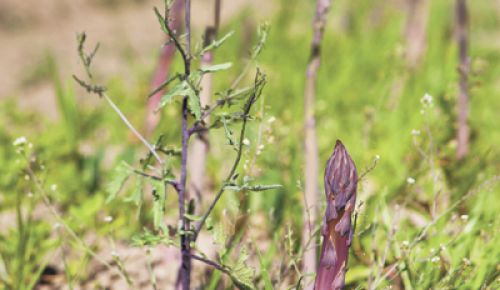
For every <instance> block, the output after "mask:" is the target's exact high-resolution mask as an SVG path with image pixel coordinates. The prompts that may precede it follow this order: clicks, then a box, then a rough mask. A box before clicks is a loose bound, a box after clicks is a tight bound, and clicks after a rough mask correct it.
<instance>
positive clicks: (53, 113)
mask: <svg viewBox="0 0 500 290" xmlns="http://www.w3.org/2000/svg"><path fill="white" fill-rule="evenodd" d="M192 2H193V8H192V14H193V28H194V31H193V37H192V40H193V46H194V47H200V46H201V45H202V44H203V34H204V31H205V28H206V27H207V26H208V25H212V23H213V14H214V7H213V6H214V5H213V2H212V1H207V0H205V1H201V0H193V1H192ZM467 4H468V14H469V25H468V27H469V31H468V44H469V50H468V56H469V60H470V62H469V65H470V69H469V70H468V95H469V104H468V106H469V111H470V114H469V117H468V120H467V122H468V124H469V126H470V135H469V136H470V138H469V151H468V153H467V154H466V155H465V156H464V157H461V158H457V156H456V151H457V141H456V134H457V127H458V125H457V119H458V115H459V114H458V110H457V106H458V104H457V103H458V102H457V100H458V95H459V77H460V74H459V69H458V68H459V67H460V58H459V46H458V42H457V37H456V30H457V29H456V27H457V26H456V11H455V10H456V8H455V5H456V3H455V1H450V0H432V1H431V0H386V1H349V0H338V1H337V0H334V1H333V3H332V6H331V10H330V12H329V14H328V20H327V26H326V28H325V35H324V39H323V43H322V49H321V66H320V69H319V74H318V82H317V94H316V105H315V110H316V130H317V135H318V138H317V141H318V149H319V157H320V158H319V160H320V172H323V166H324V164H325V162H326V160H327V159H328V157H329V156H330V154H331V153H332V151H333V146H334V144H335V140H336V139H341V140H342V141H343V143H344V144H345V146H346V147H347V149H348V150H349V152H350V154H351V156H352V157H353V159H354V161H355V163H356V165H357V168H358V172H359V173H360V174H361V173H366V174H365V175H364V176H363V178H362V180H361V181H360V183H359V188H358V203H359V208H358V213H357V227H356V235H355V238H354V242H353V245H352V251H351V257H350V260H349V271H348V273H347V276H346V279H347V280H346V283H347V287H348V288H349V289H386V288H388V287H392V288H393V289H498V288H500V276H499V273H500V264H499V261H500V250H499V247H498V245H499V244H500V236H499V229H500V222H499V219H498V212H499V211H500V205H499V203H498V199H499V198H500V188H499V186H498V182H499V179H500V177H499V174H500V150H499V146H498V144H500V130H499V128H500V125H499V124H500V122H499V121H498V115H497V114H498V111H499V110H500V29H499V27H500V1H497V0H475V1H467ZM162 5H163V1H153V0H86V1H84V0H71V1H69V0H68V1H64V0H42V1H33V0H26V1H15V0H1V1H0V289H32V288H38V289H152V287H153V285H159V286H158V289H171V286H168V285H172V284H173V283H174V281H175V277H176V269H177V267H178V262H177V260H176V259H178V256H177V250H175V249H174V248H173V247H167V246H165V245H160V246H155V247H151V248H149V247H136V246H133V244H134V242H133V241H137V238H136V237H137V235H138V234H140V233H143V232H144V229H150V230H151V229H152V219H153V217H152V212H151V211H150V210H149V209H150V208H151V199H152V198H151V195H150V193H149V192H148V190H147V189H146V190H145V191H144V196H143V197H142V196H141V197H138V196H136V195H134V190H133V186H134V185H133V184H125V186H124V188H123V190H122V192H121V193H120V194H119V196H118V197H117V198H116V199H114V200H113V201H111V202H108V203H107V202H106V199H107V198H108V193H107V192H106V187H107V184H109V182H110V181H112V179H113V176H114V173H113V172H114V169H115V168H116V167H117V166H118V165H119V164H120V163H121V162H122V161H126V162H128V163H129V164H133V165H137V166H139V159H140V158H143V157H144V155H145V153H146V150H145V148H143V146H142V144H141V143H140V142H139V141H138V140H137V139H136V138H135V137H134V136H133V135H132V134H131V133H130V132H129V131H128V130H127V128H126V127H125V126H124V125H123V123H122V122H121V120H120V119H119V118H118V116H117V115H116V114H115V113H114V112H113V111H112V110H111V109H110V108H109V107H108V106H107V104H106V103H104V102H103V101H102V100H100V99H99V98H98V97H97V96H95V95H90V94H88V93H87V92H85V91H84V90H83V89H81V88H80V87H79V86H78V85H77V84H76V83H75V82H74V80H73V79H72V74H76V75H78V76H83V75H84V73H85V71H84V69H83V67H82V64H81V62H80V59H79V57H78V52H77V40H76V36H77V33H80V32H83V31H85V32H86V34H87V47H88V49H90V48H91V47H93V46H94V45H95V44H96V43H98V42H99V43H100V48H99V50H98V52H97V54H96V56H95V58H94V61H93V65H92V68H93V73H94V79H95V80H97V82H98V83H101V84H104V85H106V86H107V87H108V93H109V95H110V97H111V98H112V99H113V100H114V101H115V102H116V103H117V105H118V106H119V107H120V108H121V109H122V110H123V112H124V114H125V115H126V116H127V117H128V118H129V120H130V121H131V122H132V123H133V124H134V125H135V126H136V127H137V128H138V129H139V131H141V132H143V133H144V134H146V135H147V137H148V138H149V140H151V142H154V140H156V139H157V138H158V136H160V135H164V138H165V139H166V140H167V141H166V143H167V144H168V145H171V146H176V145H178V144H179V140H180V139H179V138H180V131H179V130H180V126H179V124H178V120H179V104H178V103H176V102H174V103H172V104H171V105H169V106H167V107H166V108H165V109H164V110H163V111H162V112H160V113H158V115H156V116H161V117H160V119H159V123H158V125H157V126H153V128H150V125H149V123H148V122H147V120H148V116H149V117H150V114H151V113H150V111H148V105H147V95H148V93H149V92H150V91H151V90H152V80H153V76H154V74H155V71H157V68H158V63H159V59H160V54H161V51H162V44H163V43H164V42H165V35H164V34H163V32H162V31H161V29H160V27H159V25H158V21H157V19H156V17H155V15H154V13H153V7H154V6H157V7H160V8H161V7H162ZM160 10H161V9H160ZM314 12H315V1H298V0H272V1H270V0H268V1H264V0H254V1H249V0H231V1H229V0H223V1H222V10H221V27H220V29H219V30H220V31H219V33H218V35H219V36H223V35H225V34H226V33H227V32H229V31H234V35H233V36H232V37H231V38H229V39H228V40H227V41H226V42H225V43H224V45H223V46H221V47H220V48H218V49H216V50H215V51H214V63H223V62H232V63H233V66H232V67H231V69H229V70H226V71H223V72H220V73H217V74H215V75H214V86H213V91H214V92H220V91H222V90H225V89H227V88H228V87H229V86H230V85H231V83H232V82H233V80H234V79H235V78H236V77H237V76H238V74H239V72H240V71H241V70H242V69H243V68H244V67H245V64H246V63H247V61H248V59H249V52H250V51H251V49H252V47H253V46H254V45H255V42H256V41H257V40H258V39H257V35H256V31H257V28H258V27H259V25H260V24H261V23H263V22H266V21H267V22H268V23H269V25H270V32H269V36H268V39H267V42H266V44H265V48H264V50H263V52H262V54H261V55H260V56H259V58H258V60H257V66H258V67H260V68H261V69H262V70H263V71H264V72H265V73H266V74H267V80H268V83H267V85H266V87H265V89H264V92H263V96H262V98H261V100H260V101H259V102H258V103H257V104H256V108H255V109H254V114H255V116H256V118H255V120H253V121H252V122H250V128H249V132H248V134H249V135H248V137H247V138H248V141H249V142H248V145H247V146H246V147H245V152H244V154H243V163H244V164H243V165H242V166H241V168H240V169H239V172H240V173H241V174H242V175H245V176H248V177H249V178H250V179H251V180H256V181H258V182H259V183H263V184H282V185H283V187H282V188H280V189H276V190H272V191H266V192H255V193H241V192H240V193H238V192H228V193H226V194H225V196H224V197H223V199H222V201H221V203H220V204H219V205H217V208H216V211H215V213H214V218H213V222H214V224H221V225H223V228H224V229H225V230H224V232H225V233H226V234H227V235H228V236H231V237H237V238H236V241H235V242H234V243H235V245H234V246H233V248H235V249H240V248H241V247H245V248H247V249H248V252H249V253H250V259H249V261H248V264H249V266H251V267H252V268H254V269H255V272H254V273H255V276H254V277H255V278H254V279H253V283H255V285H256V288H257V289H273V288H274V289H289V288H290V287H295V286H296V285H297V283H298V281H299V278H300V271H301V266H300V264H301V257H302V253H303V247H302V245H303V241H302V240H303V238H302V237H301V233H302V228H303V220H304V208H303V182H304V176H303V175H304V174H303V171H304V158H303V156H304V153H303V151H304V149H303V139H304V132H303V127H304V125H303V111H304V86H305V71H306V67H307V63H308V60H309V55H310V42H311V39H312V29H313V28H312V19H313V16H314ZM194 66H199V59H197V60H195V63H194ZM168 70H169V71H170V72H171V73H174V72H179V71H182V61H181V59H180V58H179V55H177V54H175V55H174V56H173V59H172V64H171V66H169V67H168ZM243 82H245V83H246V84H247V85H248V84H251V83H252V75H251V74H250V75H248V76H247V77H246V78H245V79H244V80H243ZM237 128H238V126H237V125H235V130H236V131H238V129H237ZM23 137H24V138H26V140H27V141H24V139H23ZM19 138H21V139H19ZM209 139H210V149H209V157H208V159H207V174H206V179H207V184H208V185H207V188H208V190H207V193H206V194H207V195H208V196H213V192H214V191H215V190H216V189H217V188H218V187H219V185H220V184H221V182H222V180H223V179H224V178H225V175H226V174H227V172H228V170H229V169H230V166H231V165H232V163H231V162H232V161H231V160H232V158H233V157H232V156H233V155H234V151H233V150H232V148H231V147H230V146H225V145H227V144H226V140H225V139H224V131H223V130H217V131H213V132H211V133H210V138H209ZM13 143H16V145H15V146H13ZM19 144H21V146H23V144H26V146H27V147H26V148H27V149H26V150H28V151H29V152H31V153H32V155H30V156H34V157H33V158H34V159H33V160H31V159H30V160H23V158H21V157H20V156H21V155H22V153H19V152H17V151H19ZM31 163H33V164H35V163H36V164H37V167H36V168H38V169H37V171H36V172H35V173H36V174H37V175H38V176H39V179H38V180H33V177H32V176H31V174H30V172H27V168H28V167H30V164H31ZM174 164H176V163H175V162H174ZM321 175H322V174H321ZM318 185H320V196H321V198H320V200H321V208H324V201H323V194H322V192H323V185H322V176H318ZM41 189H43V192H45V193H44V194H40V193H39V191H40V190H41ZM149 191H150V190H149ZM209 200H210V198H206V199H205V200H204V202H205V203H208V201H209ZM47 201H48V202H47ZM176 203H177V199H176V196H175V194H174V192H171V194H170V195H168V196H167V201H166V217H165V220H166V223H167V224H172V225H174V226H175V224H176V220H175V218H176V217H177V207H176ZM47 204H50V205H51V206H50V207H48V206H47ZM137 204H143V205H142V209H141V210H140V211H139V210H138V207H137ZM318 226H319V225H318ZM316 234H318V233H316ZM200 239H201V240H200V242H199V243H200V244H203V245H205V246H206V251H207V253H208V254H209V256H214V257H216V256H217V255H216V254H215V252H214V251H217V249H218V248H217V242H214V241H213V240H212V235H211V233H207V234H206V235H203V236H202V237H200ZM317 242H319V239H318V240H317ZM214 243H215V244H214ZM205 246H203V247H205ZM219 246H220V245H219ZM219 250H220V249H219ZM237 258H238V251H237V250H234V251H229V252H228V253H227V255H225V256H224V257H223V258H220V259H227V260H228V261H233V260H234V261H237ZM217 259H218V258H217ZM228 263H231V262H228ZM195 267H197V270H196V271H195V279H194V281H195V286H197V287H200V288H202V289H231V288H232V284H231V282H230V280H228V279H226V278H225V277H223V276H221V275H220V273H217V272H216V271H212V269H210V268H208V267H206V266H204V265H202V264H196V265H195ZM117 269H118V270H117ZM123 273H126V274H125V275H124V274H123ZM124 276H126V277H124ZM153 277H154V278H153Z"/></svg>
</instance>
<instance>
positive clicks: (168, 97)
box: [155, 81, 194, 111]
mask: <svg viewBox="0 0 500 290" xmlns="http://www.w3.org/2000/svg"><path fill="white" fill-rule="evenodd" d="M191 91H192V88H191V86H190V85H189V84H188V83H187V82H186V81H182V82H180V83H177V84H176V85H175V86H173V87H172V88H171V89H170V90H168V91H167V93H166V94H164V95H163V96H162V97H161V99H160V103H159V104H158V107H156V109H155V111H159V110H160V109H161V108H163V107H165V105H167V104H168V103H170V102H172V100H173V99H174V97H177V96H187V95H188V94H190V92H191ZM193 93H194V92H193Z"/></svg>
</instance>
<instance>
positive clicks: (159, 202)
mask: <svg viewBox="0 0 500 290" xmlns="http://www.w3.org/2000/svg"><path fill="white" fill-rule="evenodd" d="M151 185H152V186H153V225H154V228H155V230H157V229H159V228H161V227H163V216H164V215H165V201H166V193H165V183H164V182H163V181H159V180H151Z"/></svg>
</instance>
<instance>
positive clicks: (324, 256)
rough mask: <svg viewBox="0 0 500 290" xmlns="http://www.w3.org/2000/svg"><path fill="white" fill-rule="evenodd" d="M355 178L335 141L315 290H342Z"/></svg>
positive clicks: (353, 168)
mask: <svg viewBox="0 0 500 290" xmlns="http://www.w3.org/2000/svg"><path fill="white" fill-rule="evenodd" d="M357 184H358V174H357V172H356V166H355V165H354V162H353V161H352V159H351V156H349V153H347V150H346V149H345V147H344V145H343V144H342V142H340V140H337V143H336V144H335V149H334V150H333V154H332V156H331V157H330V159H328V162H327V164H326V169H325V194H326V200H327V204H326V211H325V217H324V219H323V225H322V227H321V234H322V235H323V246H322V248H321V256H320V260H319V266H318V274H317V275H316V282H315V284H314V285H315V287H314V288H315V290H330V289H334V290H337V289H342V288H343V287H344V278H345V272H346V271H347V258H348V256H349V246H350V245H351V241H352V235H353V229H352V226H351V214H352V212H353V211H354V206H355V203H356V187H357Z"/></svg>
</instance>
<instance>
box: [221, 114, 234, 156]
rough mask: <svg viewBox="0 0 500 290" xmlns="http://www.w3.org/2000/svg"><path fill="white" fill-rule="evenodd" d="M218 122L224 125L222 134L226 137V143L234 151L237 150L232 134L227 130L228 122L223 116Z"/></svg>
mask: <svg viewBox="0 0 500 290" xmlns="http://www.w3.org/2000/svg"><path fill="white" fill-rule="evenodd" d="M220 121H221V122H222V124H223V125H224V133H225V135H226V139H227V143H228V144H229V145H231V146H233V148H234V149H235V150H238V147H237V146H236V142H235V141H234V139H233V132H231V130H230V129H229V126H228V123H229V121H228V120H227V119H226V118H225V117H224V116H222V117H221V118H220Z"/></svg>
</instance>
